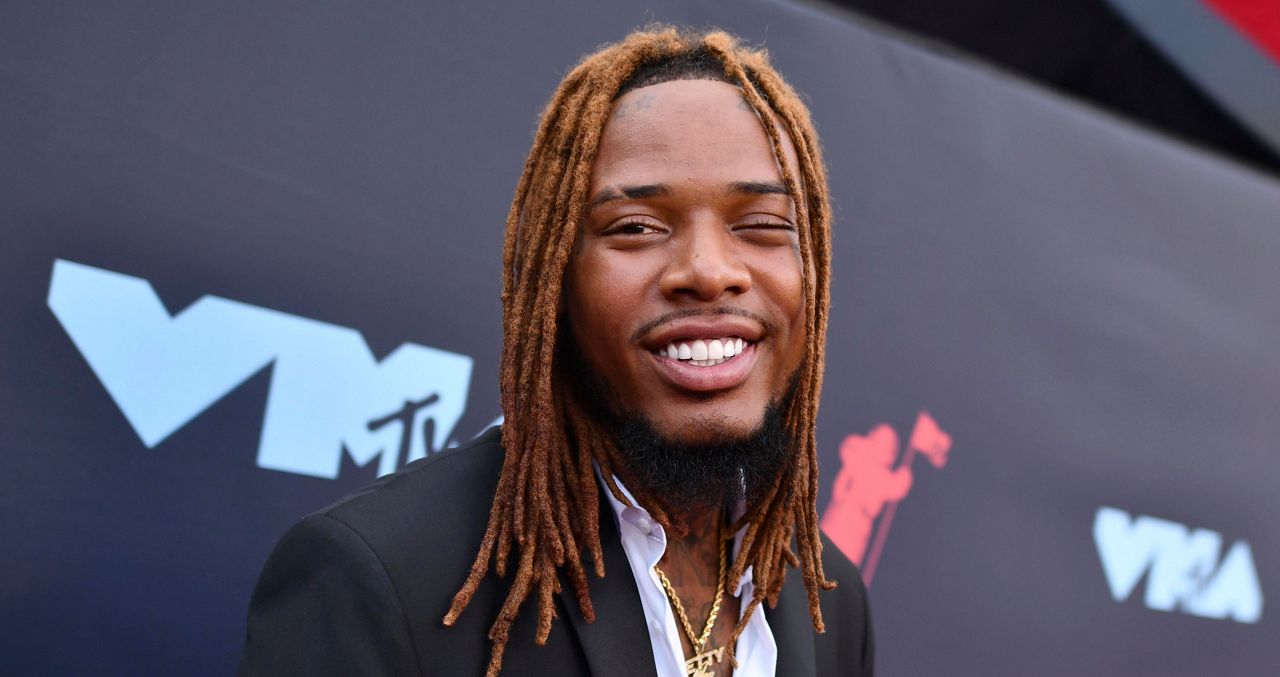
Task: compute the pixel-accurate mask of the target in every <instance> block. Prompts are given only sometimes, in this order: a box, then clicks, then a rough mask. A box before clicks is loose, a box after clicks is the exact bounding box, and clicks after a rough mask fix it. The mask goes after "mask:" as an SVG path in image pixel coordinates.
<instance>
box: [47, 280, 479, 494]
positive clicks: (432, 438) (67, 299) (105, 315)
mask: <svg viewBox="0 0 1280 677" xmlns="http://www.w3.org/2000/svg"><path fill="white" fill-rule="evenodd" d="M48 302H49V308H50V309H51V310H52V311H53V314H54V315H55V316H56V317H57V318H58V321H59V322H61V323H62V326H63V328H64V329H65V330H66V332H67V334H68V335H69V336H70V337H71V340H72V342H74V343H75V345H76V347H77V348H78V349H79V350H80V352H81V354H83V355H84V358H85V360H86V361H87V362H88V363H89V367H90V368H92V369H93V372H94V373H95V374H97V376H98V379H99V380H100V381H101V382H102V385H103V387H104V388H106V390H107V392H108V393H109V394H110V395H111V397H112V399H114V400H115V402H116V404H117V405H118V406H119V407H120V411H121V412H123V413H124V416H125V418H126V419H127V420H128V421H129V424H130V425H132V426H133V429H134V430H135V431H136V432H137V434H138V437H140V438H141V439H142V442H143V443H144V444H146V445H147V446H148V447H154V446H156V445H157V444H159V443H160V442H162V441H164V439H165V438H167V437H168V436H169V435H172V434H173V433H174V432H175V431H177V430H178V429H180V428H182V427H183V426H184V425H186V424H187V423H188V422H190V421H191V420H192V419H194V418H195V417H196V416H198V415H199V414H200V413H201V412H203V411H204V410H205V409H207V408H209V407H210V406H211V405H213V403H215V402H217V401H218V400H220V399H222V397H224V396H225V395H227V394H228V393H230V392H231V391H232V390H235V388H236V387H237V386H239V385H240V384H241V383H243V382H244V381H245V380H246V379H248V378H249V377H250V376H253V375H254V374H256V373H258V372H259V371H261V370H262V369H263V368H265V367H267V366H271V367H272V368H273V369H272V375H271V386H270V389H269V392H268V396H267V406H266V412H265V415H264V417H263V423H262V434H261V438H260V440H259V445H258V465H259V466H260V467H263V468H268V469H271V470H280V471H284V472H290V473H298V474H301V475H310V476H313V477H325V478H330V479H332V478H335V477H337V476H338V468H339V467H340V465H341V461H342V454H343V450H344V449H345V450H346V453H347V454H349V455H350V456H351V459H352V461H354V463H355V464H356V465H360V466H363V465H365V464H367V463H368V462H370V461H371V460H373V458H374V457H380V458H379V462H378V474H380V475H381V474H386V473H388V472H391V471H392V470H395V468H396V466H397V463H398V462H399V461H400V460H403V461H404V462H408V461H411V460H414V459H416V458H420V457H422V456H425V455H426V453H427V451H428V448H430V449H440V448H442V447H444V446H445V444H446V441H447V440H448V436H449V434H450V432H452V431H453V428H454V426H455V425H456V424H457V422H458V419H459V418H461V416H462V413H463V410H464V408H465V406H466V399H467V388H468V385H469V383H470V379H471V368H472V360H471V358H470V357H468V356H466V355H459V354H456V353H450V352H446V351H443V350H437V349H435V348H428V347H426V346H421V345H417V344H413V343H405V344H402V345H401V346H400V347H398V348H396V349H395V350H394V351H392V352H391V354H389V355H387V356H386V358H384V359H383V360H381V361H378V360H377V359H376V358H375V357H374V355H373V352H372V351H371V350H370V349H369V345H368V344H367V343H366V342H365V340H364V338H363V337H362V336H361V335H360V333H359V332H358V331H356V330H354V329H349V328H347V327H340V326H338V325H334V324H329V323H326V322H320V321H317V320H312V319H308V318H305V317H298V316H296V315H289V314H286V313H282V312H279V311H275V310H270V309H267V308H259V307H256V306H252V305H249V304H246V303H240V302H238V301H232V300H229V299H224V298H219V297H216V296H205V297H202V298H200V299H199V300H197V301H196V302H195V303H193V304H191V305H190V306H189V307H187V308H186V309H184V310H182V311H181V312H179V313H177V314H175V315H172V316H171V315H170V314H169V312H168V311H167V310H166V309H165V307H164V305H163V304H162V303H161V302H160V298H159V297H158V296H157V295H156V293H155V290H154V289H153V288H152V287H151V284H150V283H149V282H147V281H146V280H143V279H140V278H136V277H131V276H128V275H122V274H120V273H116V272H112V271H109V270H102V269H100V268H93V267H90V266H86V265H83V264H79V263H73V262H71V261H64V260H57V261H55V262H54V265H53V278H52V280H51V282H50V284H49V299H48Z"/></svg>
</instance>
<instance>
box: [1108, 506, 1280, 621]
mask: <svg viewBox="0 0 1280 677" xmlns="http://www.w3.org/2000/svg"><path fill="white" fill-rule="evenodd" d="M1093 539H1094V542H1095V543H1096V544H1097V546H1098V555H1099V557H1100V558H1101V559H1102V571H1103V573H1104V574H1105V575H1106V577H1107V585H1108V587H1109V588H1110V589H1111V596H1112V598H1113V599H1115V600H1116V601H1117V602H1123V601H1124V600H1126V599H1128V597H1129V595H1130V593H1132V592H1133V589H1134V588H1135V587H1137V585H1138V583H1139V581H1141V580H1142V577H1143V576H1144V575H1146V577H1147V589H1146V595H1145V596H1144V599H1143V602H1144V603H1145V604H1146V606H1147V608H1149V609H1155V610H1157V611H1181V612H1183V613H1188V614H1192V615H1195V616H1203V617H1205V618H1218V619H1226V618H1230V619H1232V620H1236V621H1239V622H1241V623H1257V622H1258V620H1259V619H1261V618H1262V588H1261V586H1259V585H1258V571H1257V568H1256V567H1255V566H1254V563H1253V551H1252V550H1251V549H1250V548H1249V544H1248V543H1247V542H1245V541H1236V543H1235V544H1234V545H1232V546H1231V549H1230V550H1229V551H1228V552H1227V554H1226V557H1222V558H1221V561H1219V557H1220V556H1221V554H1222V536H1221V534H1219V533H1217V532H1216V531H1210V530H1208V529H1188V528H1187V527H1186V526H1185V525H1182V524H1178V523H1177V522H1170V521H1168V520H1163V519H1159V518H1156V517H1147V516H1145V515H1140V516H1138V517H1135V518H1131V517H1130V516H1129V514H1128V513H1126V512H1125V511H1123V510H1118V509H1116V508H1109V507H1106V506H1104V507H1102V508H1099V509H1098V514H1097V515H1096V516H1095V517H1094V521H1093Z"/></svg>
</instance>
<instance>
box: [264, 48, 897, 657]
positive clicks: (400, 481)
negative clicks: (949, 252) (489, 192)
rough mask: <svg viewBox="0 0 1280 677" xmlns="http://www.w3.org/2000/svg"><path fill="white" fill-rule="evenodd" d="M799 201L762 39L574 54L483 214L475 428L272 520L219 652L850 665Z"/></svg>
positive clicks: (817, 260)
mask: <svg viewBox="0 0 1280 677" xmlns="http://www.w3.org/2000/svg"><path fill="white" fill-rule="evenodd" d="M829 218H830V209H829V206H828V203H827V197H826V176H825V171H824V169H823V166H822V159H821V155H820V149H819V146H818V140H817V137H816V134H815V133H814V130H813V126H812V124H811V123H810V122H809V115H808V111H807V110H806V109H805V108H804V106H803V105H802V104H801V103H800V101H799V99H798V98H797V97H796V95H795V93H794V92H793V91H792V90H791V89H790V88H789V87H788V86H787V85H786V83H785V82H784V81H783V80H782V79H781V77H780V76H779V75H778V74H777V73H776V72H775V71H774V70H773V69H772V67H771V66H770V64H769V63H768V60H767V57H766V56H765V54H764V53H763V52H759V51H754V50H750V49H746V48H744V47H742V46H740V45H739V44H738V43H737V42H736V41H735V40H734V39H733V38H732V37H730V36H728V35H726V34H723V33H709V34H692V33H687V32H680V31H676V30H674V29H663V30H650V31H645V32H639V33H635V34H632V35H631V36H629V37H628V38H627V39H626V40H624V41H623V42H621V43H618V44H615V45H610V46H607V47H605V48H603V49H602V50H600V51H599V52H597V53H595V54H593V55H591V56H589V57H587V58H586V59H585V60H584V61H583V62H582V63H581V64H579V65H578V67H577V68H575V69H574V70H573V71H572V72H571V73H570V74H569V75H568V76H567V77H566V78H565V80H564V81H563V82H562V83H561V85H560V87H559V89H558V90H557V92H556V94H555V96H554V97H553V99H552V101H551V103H550V105H549V106H548V107H547V109H546V111H545V112H544V113H543V116H542V121H541V124H540V126H539V130H538V133H537V136H536V138H535V140H534V145H533V149H532V150H531V151H530V156H529V160H528V162H527V163H526V166H525V171H524V174H523V176H522V177H521V180H520V183H519V185H518V186H517V189H516V196H515V201H514V203H513V205H512V208H511V212H510V216H509V218H508V223H507V236H506V247H505V254H504V271H505V272H504V291H503V310H504V345H503V355H502V370H501V371H502V380H501V384H500V387H501V395H502V406H503V412H504V415H505V417H506V422H505V424H504V426H503V427H502V429H501V430H497V429H494V430H491V431H489V432H488V433H486V434H484V435H482V436H481V437H480V438H478V439H477V440H476V441H474V442H472V443H471V444H469V445H466V446H464V447H462V448H459V449H456V450H453V451H450V452H446V453H444V454H439V455H437V456H433V457H430V458H427V459H424V460H422V461H419V462H416V463H414V464H411V465H409V466H408V467H406V468H405V469H404V470H402V471H400V472H398V473H396V474H394V475H391V476H389V477H387V478H384V479H382V480H380V481H379V482H378V483H377V484H375V485H374V486H373V487H371V488H369V489H367V490H365V491H362V492H360V493H359V494H357V495H355V496H352V497H349V498H347V499H344V500H342V501H340V502H338V503H336V504H335V505H333V506H330V507H329V508H327V509H325V510H324V511H321V512H320V513H317V514H315V515H312V516H311V517H308V518H307V519H305V520H303V521H302V522H301V523H300V524H299V525H297V526H295V527H294V528H293V529H292V530H290V532H289V533H288V534H286V535H285V537H284V538H282V539H281V542H280V543H279V544H278V546H277V548H276V550H275V552H273V553H272V556H271V558H270V560H269V561H268V562H267V565H266V567H265V568H264V570H263V574H262V577H261V579H260V580H259V583H258V587H257V589H256V590H255V592H254V596H253V600H252V603H251V608H250V613H249V631H248V641H247V643H246V646H245V651H244V656H243V659H242V665H241V674H344V675H345V674H448V675H454V674H479V673H481V672H485V673H487V674H497V673H498V672H499V671H501V672H502V673H504V674H537V675H543V674H596V675H612V674H617V675H645V674H649V675H661V676H663V677H668V676H669V677H676V676H678V675H729V674H734V673H736V674H742V675H774V674H777V675H806V674H824V675H825V674H856V675H864V674H871V672H872V654H873V652H872V640H871V630H870V621H869V618H868V613H867V604H866V596H865V591H864V590H863V588H862V585H861V580H860V578H859V575H858V573H857V571H856V569H855V568H854V567H853V565H852V564H850V563H849V562H847V561H846V560H843V559H841V558H840V555H839V553H838V551H837V550H835V549H834V548H826V549H825V551H824V541H823V539H822V537H821V535H820V534H819V532H818V530H817V516H816V509H815V499H816V494H817V454H816V448H815V438H814V424H815V418H816V414H817V398H818V393H819V390H820V387H821V380H822V378H821V377H822V352H823V340H824V335H825V326H826V313H827V289H828V267H829V258H830V255H829V251H830V245H829ZM476 546H478V548H479V551H478V553H476V552H474V551H471V552H469V551H468V550H469V549H470V548H474V547H476ZM828 552H829V553H834V554H833V556H828V555H826V554H824V553H828ZM468 559H470V560H471V561H472V564H471V566H470V569H469V570H468V569H467V566H466V561H467V560H468ZM789 571H790V575H788V572H789ZM828 572H830V573H831V574H832V575H831V576H830V577H829V576H828ZM837 582H838V583H839V584H840V586H839V587H838V588H837V587H836V583H837ZM455 593H456V594H455ZM526 602H532V604H526ZM556 618H560V619H562V620H561V621H560V622H559V623H555V622H554V620H555V619H556ZM565 620H567V623H566V622H565ZM553 625H555V626H557V627H563V629H561V630H558V631H557V632H554V633H553V632H552V629H553ZM735 665H736V670H735Z"/></svg>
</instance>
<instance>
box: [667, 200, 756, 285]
mask: <svg viewBox="0 0 1280 677" xmlns="http://www.w3.org/2000/svg"><path fill="white" fill-rule="evenodd" d="M740 246H741V244H740V243H738V242H736V240H735V238H734V235H733V233H732V232H730V230H729V228H728V227H727V226H725V225H724V224H723V223H722V222H720V221H719V220H718V219H704V220H702V221H701V222H697V223H691V224H689V225H688V226H686V227H685V228H684V229H682V232H681V233H680V234H679V235H677V237H675V238H672V240H671V242H670V247H671V258H670V260H669V262H668V263H667V266H666V269H665V270H664V271H663V274H662V278H661V280H660V281H659V286H660V289H661V291H662V295H663V296H664V297H666V298H668V299H672V300H677V299H682V298H683V299H689V300H697V301H716V300H719V299H720V298H722V297H723V296H725V295H738V294H745V293H747V292H748V291H749V290H750V289H751V272H750V270H748V268H747V266H746V263H745V261H744V260H743V258H742V253H741V251H740V250H739V247H740Z"/></svg>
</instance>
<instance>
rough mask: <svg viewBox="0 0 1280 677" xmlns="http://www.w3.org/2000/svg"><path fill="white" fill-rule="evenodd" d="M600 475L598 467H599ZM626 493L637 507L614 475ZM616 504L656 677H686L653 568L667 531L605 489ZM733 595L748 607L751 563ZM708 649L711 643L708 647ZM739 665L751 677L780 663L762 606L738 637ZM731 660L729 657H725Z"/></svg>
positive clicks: (767, 674)
mask: <svg viewBox="0 0 1280 677" xmlns="http://www.w3.org/2000/svg"><path fill="white" fill-rule="evenodd" d="M596 473H597V476H598V475H599V468H597V469H596ZM614 480H615V481H617V482H618V487H619V488H620V489H622V493H623V494H624V495H625V496H626V497H627V499H628V500H630V501H631V503H632V504H633V505H637V504H636V501H635V499H634V497H632V495H631V493H630V492H629V491H627V488H626V487H624V486H623V485H622V481H621V480H618V479H617V477H614ZM604 495H605V497H606V498H608V499H609V505H610V507H612V508H613V516H614V517H615V518H616V519H617V523H618V534H619V535H620V536H621V537H622V549H623V550H624V551H625V552H626V553H627V562H628V563H630V564H631V575H632V576H634V577H635V579H636V589H638V590H639V591H640V604H641V605H642V606H643V607H644V617H645V620H646V621H647V622H646V623H645V626H646V627H648V629H649V643H650V644H651V646H652V648H653V662H654V665H655V666H657V668H658V677H686V676H685V671H684V662H685V656H684V649H683V647H681V646H680V633H681V632H683V631H682V630H681V629H680V628H679V626H677V625H676V622H677V621H676V615H675V612H674V611H672V609H671V603H670V602H669V601H667V593H666V592H665V591H664V590H663V589H662V584H661V583H660V582H659V581H658V574H657V572H655V571H654V570H653V567H654V565H655V564H657V563H658V562H659V561H660V560H661V559H662V555H663V554H664V553H665V552H666V551H667V535H666V532H665V530H664V529H663V528H662V525H660V524H658V522H657V521H656V520H654V519H653V518H652V517H651V516H650V515H649V511H647V510H645V509H644V508H640V507H628V506H626V505H624V504H623V503H621V502H620V501H618V499H616V498H614V497H613V493H612V492H610V491H608V490H606V491H605V492H604ZM741 540H742V532H741V531H739V532H738V533H737V534H735V535H734V539H733V556H734V557H735V558H736V557H737V556H738V549H739V548H740V547H741ZM730 588H731V589H730V590H729V593H730V594H732V595H733V596H734V597H737V598H738V600H739V602H740V603H739V605H738V608H739V616H738V618H739V619H741V618H742V616H741V612H742V611H745V610H746V608H747V603H748V602H749V601H750V600H751V595H752V594H753V593H754V592H755V584H754V583H752V581H751V567H747V570H746V571H745V572H744V573H743V574H742V578H740V579H738V580H737V581H736V583H734V582H731V584H730ZM689 622H690V623H693V624H694V625H696V626H697V628H696V629H701V628H702V626H703V623H705V622H706V619H694V618H691V619H689ZM708 648H710V647H708ZM737 657H738V669H737V670H736V671H734V674H735V675H746V676H749V677H773V674H774V672H775V671H776V669H777V664H778V645H777V643H775V642H774V640H773V631H772V630H770V629H769V621H768V620H767V619H766V618H765V617H764V609H763V608H761V609H756V611H755V613H753V614H751V620H750V621H748V622H747V627H746V629H745V630H743V632H742V636H741V637H739V638H738V649H737ZM726 658H727V656H726Z"/></svg>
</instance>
